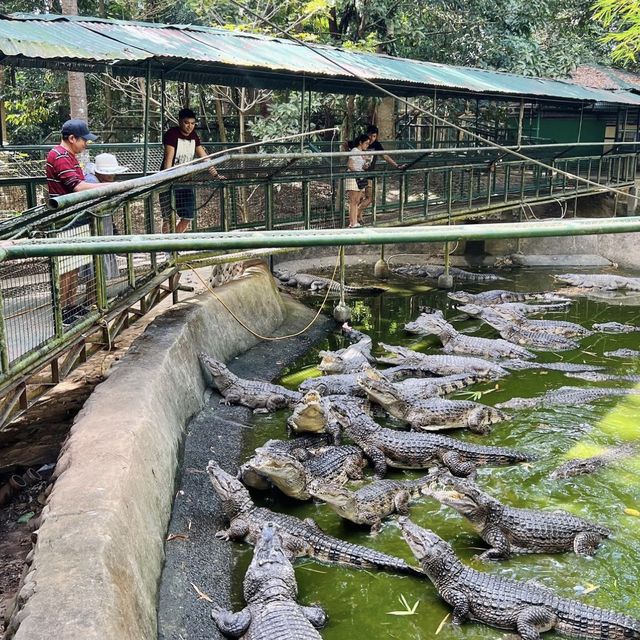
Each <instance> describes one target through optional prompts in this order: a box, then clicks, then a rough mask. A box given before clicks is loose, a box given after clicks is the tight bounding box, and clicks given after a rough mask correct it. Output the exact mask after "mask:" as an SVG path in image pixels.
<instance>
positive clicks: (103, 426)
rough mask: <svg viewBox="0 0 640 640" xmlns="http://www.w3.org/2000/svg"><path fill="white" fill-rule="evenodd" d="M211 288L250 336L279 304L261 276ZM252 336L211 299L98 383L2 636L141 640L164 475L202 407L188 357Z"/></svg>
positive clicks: (157, 324) (152, 627)
mask: <svg viewBox="0 0 640 640" xmlns="http://www.w3.org/2000/svg"><path fill="white" fill-rule="evenodd" d="M245 274H246V276H245V277H243V278H241V279H239V280H234V281H232V282H231V283H229V284H227V285H225V286H224V287H221V288H219V289H216V295H217V296H219V298H221V299H222V300H223V301H224V302H225V303H226V304H227V305H228V306H229V307H230V308H231V309H232V310H233V311H234V313H236V314H237V315H238V317H239V318H241V319H246V321H247V324H249V325H251V328H252V329H253V330H254V331H255V332H256V333H259V334H262V335H270V334H271V333H272V332H273V331H274V329H276V328H277V327H278V326H279V325H280V324H281V323H282V322H283V320H284V317H285V307H284V304H283V301H282V299H281V298H280V295H279V293H278V291H277V289H276V287H275V284H274V282H273V279H272V278H271V276H270V274H269V273H268V270H267V269H266V268H264V267H263V266H257V267H250V268H249V269H248V270H246V271H245ZM256 342H258V339H257V338H256V337H255V336H253V335H252V334H251V333H250V332H249V331H247V330H246V329H244V328H243V327H242V326H241V325H240V324H239V323H238V322H237V321H235V320H234V319H233V318H231V317H230V315H229V312H228V311H227V310H226V309H224V307H223V306H222V304H221V303H220V302H219V301H218V300H216V299H215V298H214V297H213V296H211V295H210V294H205V295H203V296H201V297H199V298H195V299H193V300H190V301H187V302H184V303H181V304H180V305H177V306H176V307H174V308H173V309H171V310H170V311H169V312H168V313H167V314H165V315H163V316H161V317H159V318H157V319H156V320H155V321H154V322H153V323H152V324H151V325H149V327H148V328H147V330H146V332H145V333H144V334H143V335H142V336H140V338H139V339H138V340H137V341H136V342H135V343H134V344H133V345H132V347H131V349H130V350H129V351H128V353H127V354H126V355H125V357H124V358H123V359H122V360H121V362H120V363H119V364H118V365H117V367H116V368H115V369H114V371H113V373H112V374H111V376H110V377H109V378H108V380H106V381H105V382H104V383H102V384H100V385H99V386H98V387H97V388H96V390H95V392H94V393H93V394H92V396H91V397H90V399H89V400H88V401H87V403H86V404H85V406H84V408H83V410H82V411H81V412H80V414H78V417H77V418H76V421H75V423H74V425H73V427H72V429H71V433H70V436H69V439H68V440H67V442H66V444H65V446H64V448H63V451H62V452H61V455H60V458H59V461H58V466H57V468H56V475H57V481H56V483H55V485H54V488H53V491H52V492H51V495H50V497H49V501H48V504H47V506H46V507H45V509H44V511H43V521H42V525H41V527H40V530H39V532H38V542H37V544H36V547H35V549H34V551H33V553H32V563H31V567H30V569H29V571H28V573H27V574H26V575H25V578H24V581H23V585H22V588H21V590H20V592H19V594H18V600H17V605H16V608H15V610H14V613H13V615H12V617H11V620H10V624H9V628H8V630H7V638H15V639H16V640H40V639H42V640H45V639H46V640H49V638H51V637H55V638H57V639H58V640H91V639H96V640H98V639H100V640H127V639H131V640H147V639H149V640H151V639H155V638H156V637H157V629H156V627H157V622H156V600H157V590H158V581H159V577H160V572H161V568H162V562H163V559H164V537H165V533H166V529H167V523H168V520H169V516H170V512H171V505H172V499H173V493H174V486H175V485H174V483H175V471H176V468H177V464H178V456H179V451H180V446H181V442H182V436H183V429H184V425H185V424H186V422H187V420H188V418H189V417H190V416H192V415H193V414H194V413H196V412H197V411H199V410H200V409H201V407H202V406H203V402H204V400H203V396H204V391H205V384H204V380H203V376H202V373H201V371H200V366H199V363H198V359H197V354H198V352H200V351H207V352H209V353H211V354H213V355H215V356H216V357H218V358H220V359H221V360H224V361H227V360H229V359H230V358H232V357H233V356H235V355H237V354H238V353H241V352H243V351H245V350H246V349H248V348H249V347H250V346H252V345H254V344H255V343H256Z"/></svg>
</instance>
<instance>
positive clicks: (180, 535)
mask: <svg viewBox="0 0 640 640" xmlns="http://www.w3.org/2000/svg"><path fill="white" fill-rule="evenodd" d="M188 539H189V536H187V535H185V534H184V533H170V534H169V535H168V536H167V542H171V541H172V540H188Z"/></svg>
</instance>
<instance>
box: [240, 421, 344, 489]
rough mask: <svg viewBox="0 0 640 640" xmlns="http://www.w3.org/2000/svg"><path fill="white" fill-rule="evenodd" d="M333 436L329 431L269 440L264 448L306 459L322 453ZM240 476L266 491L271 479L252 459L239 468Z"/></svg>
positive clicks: (250, 485) (249, 483)
mask: <svg viewBox="0 0 640 640" xmlns="http://www.w3.org/2000/svg"><path fill="white" fill-rule="evenodd" d="M332 440H333V439H332V437H331V436H330V435H329V434H327V433H319V434H313V435H306V436H300V437H297V438H290V439H288V440H267V442H265V443H264V444H263V445H262V447H261V448H262V449H270V450H273V451H276V452H278V453H284V454H286V455H289V456H293V457H294V458H296V459H297V460H300V461H305V460H308V459H309V457H310V456H312V455H316V454H321V453H323V452H324V451H326V450H327V449H329V448H330V447H331V443H332ZM238 478H240V479H241V480H242V482H244V484H246V485H247V486H248V487H253V488H254V489H260V490H262V491H266V490H267V489H268V488H269V486H270V483H269V480H268V479H267V478H266V477H265V476H263V475H262V474H260V473H258V472H257V471H256V470H255V469H254V468H253V466H252V465H251V460H249V461H247V462H245V463H244V464H243V465H241V466H240V469H239V470H238Z"/></svg>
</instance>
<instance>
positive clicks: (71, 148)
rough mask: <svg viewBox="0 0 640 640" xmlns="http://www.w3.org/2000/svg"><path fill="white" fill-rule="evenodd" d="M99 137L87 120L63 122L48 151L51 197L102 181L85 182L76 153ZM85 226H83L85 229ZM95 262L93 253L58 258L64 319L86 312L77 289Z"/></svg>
mask: <svg viewBox="0 0 640 640" xmlns="http://www.w3.org/2000/svg"><path fill="white" fill-rule="evenodd" d="M96 139H97V136H96V135H95V134H93V133H91V131H89V127H88V126H87V123H86V122H85V121H84V120H67V121H66V122H65V123H64V124H63V125H62V139H61V140H60V144H57V145H56V146H55V147H53V149H51V151H49V153H48V154H47V162H46V172H47V187H48V189H49V195H50V196H63V195H66V194H67V193H73V192H75V191H84V190H86V189H95V188H100V187H102V184H99V183H98V184H94V183H91V182H86V181H85V179H84V173H83V171H82V168H81V167H80V163H79V162H78V158H77V157H76V154H78V153H81V152H82V151H84V150H85V149H86V148H87V144H88V143H89V142H93V141H94V140H96ZM83 228H84V229H83ZM85 230H88V231H89V234H90V233H91V231H90V230H89V229H88V225H87V224H86V223H82V224H81V225H80V226H77V227H75V228H71V229H69V230H66V231H63V232H61V234H60V235H61V236H64V237H69V236H78V235H86V233H85V232H84V231H85ZM91 263H92V259H91V256H86V257H85V256H70V257H66V256H65V257H62V258H60V260H59V268H60V302H61V305H62V321H63V322H64V323H65V324H71V323H73V322H75V321H76V320H78V319H79V318H80V317H81V316H82V315H84V314H85V313H86V312H87V311H88V309H86V308H84V307H82V305H79V304H77V303H76V300H75V297H76V290H77V289H78V284H79V282H78V281H79V274H80V268H81V267H82V266H83V265H85V264H87V265H90V264H91Z"/></svg>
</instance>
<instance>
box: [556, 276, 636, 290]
mask: <svg viewBox="0 0 640 640" xmlns="http://www.w3.org/2000/svg"><path fill="white" fill-rule="evenodd" d="M553 279H554V280H556V281H558V282H566V283H567V284H570V285H571V286H573V287H579V288H580V289H605V290H606V291H614V290H617V289H622V290H628V291H640V278H627V277H625V276H614V275H607V274H587V273H562V274H558V275H554V276H553Z"/></svg>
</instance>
